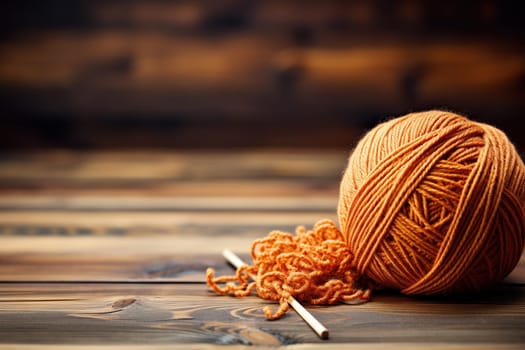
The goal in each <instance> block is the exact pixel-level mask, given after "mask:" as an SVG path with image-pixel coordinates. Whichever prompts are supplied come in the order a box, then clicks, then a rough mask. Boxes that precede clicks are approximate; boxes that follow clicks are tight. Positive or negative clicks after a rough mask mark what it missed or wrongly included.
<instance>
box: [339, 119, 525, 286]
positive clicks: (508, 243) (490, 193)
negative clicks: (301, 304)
mask: <svg viewBox="0 0 525 350" xmlns="http://www.w3.org/2000/svg"><path fill="white" fill-rule="evenodd" d="M338 217H339V223H340V226H341V231H342V232H343V235H344V237H345V239H346V242H347V244H348V247H349V249H350V251H351V252H352V254H353V255H354V257H355V260H354V265H355V268H356V269H357V272H358V274H361V275H365V276H367V277H369V278H370V279H372V280H373V281H375V282H376V283H378V284H379V285H381V286H383V287H387V288H393V289H397V290H400V291H401V292H402V293H405V294H444V293H455V292H469V291H476V290H479V289H481V288H483V287H486V286H488V285H491V284H494V283H495V282H498V281H500V280H502V279H503V278H504V277H505V276H507V275H508V274H509V273H510V272H511V271H512V270H513V268H514V267H515V266H516V264H517V263H518V261H519V259H520V257H521V254H522V251H523V247H524V242H525V224H524V221H525V166H524V164H523V161H522V160H521V158H520V156H519V154H518V152H517V151H516V149H515V148H514V146H513V145H512V143H511V142H510V141H509V140H508V138H507V137H506V135H505V134H504V133H503V132H502V131H500V130H498V129H497V128H495V127H493V126H490V125H487V124H483V123H478V122H474V121H471V120H469V119H467V118H465V117H463V116H460V115H457V114H454V113H450V112H444V111H427V112H420V113H413V114H409V115H406V116H404V117H400V118H396V119H392V120H390V121H387V122H384V123H382V124H380V125H378V126H376V127H375V128H374V129H372V130H371V131H369V132H368V133H367V134H366V135H365V136H364V137H363V138H362V139H361V141H360V142H359V143H358V145H357V146H356V148H355V149H354V151H353V152H352V154H351V156H350V158H349V161H348V167H347V169H346V171H345V172H344V175H343V178H342V181H341V186H340V197H339V205H338Z"/></svg>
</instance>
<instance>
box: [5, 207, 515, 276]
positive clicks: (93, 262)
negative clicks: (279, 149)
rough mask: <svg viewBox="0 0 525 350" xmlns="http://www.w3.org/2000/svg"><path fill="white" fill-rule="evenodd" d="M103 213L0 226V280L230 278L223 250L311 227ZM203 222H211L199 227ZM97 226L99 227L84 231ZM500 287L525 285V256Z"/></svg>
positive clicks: (283, 221)
mask: <svg viewBox="0 0 525 350" xmlns="http://www.w3.org/2000/svg"><path fill="white" fill-rule="evenodd" d="M107 214H109V215H100V214H99V213H97V214H96V215H94V214H82V213H81V214H78V213H73V214H71V213H70V214H69V215H63V214H60V213H57V214H55V215H50V217H47V218H45V219H46V220H47V223H46V224H42V223H40V224H37V225H32V224H30V223H29V224H27V223H26V224H24V225H21V224H17V225H13V226H9V225H8V224H6V223H5V222H4V224H3V225H4V226H0V233H1V234H0V281H72V282H73V281H120V282H125V281H130V280H134V281H138V280H145V281H153V280H156V281H158V282H173V281H186V282H187V281H192V282H203V281H204V280H205V278H204V272H205V269H206V268H207V267H209V266H212V267H215V268H216V269H217V270H218V271H219V273H223V274H229V272H228V267H227V265H226V264H225V262H224V260H223V259H222V258H221V255H220V254H221V251H222V250H223V249H226V248H228V249H232V250H234V251H236V252H238V253H240V254H243V256H246V255H247V254H248V253H249V248H250V246H251V243H252V242H253V240H255V239H257V238H260V237H263V236H265V235H266V234H267V233H268V232H269V231H271V230H274V229H279V230H285V231H288V232H293V230H294V229H295V227H296V226H297V225H300V224H304V223H306V226H307V227H311V225H312V224H313V222H312V223H310V222H308V220H311V218H310V217H306V216H304V217H302V219H304V221H303V222H302V223H301V222H298V221H299V220H301V217H298V216H295V218H293V217H292V218H290V217H287V215H281V216H278V215H277V216H276V215H265V216H261V215H260V216H259V218H264V217H266V218H267V221H268V222H272V223H271V224H261V223H260V221H255V222H251V221H250V220H252V219H253V218H249V219H248V220H246V218H245V220H244V221H242V220H240V221H241V222H239V223H237V225H233V224H229V223H228V222H230V221H231V220H232V218H233V216H231V215H230V216H228V215H224V216H223V214H214V215H213V214H207V215H204V214H203V215H200V216H199V215H194V216H193V218H192V216H191V215H190V216H187V217H184V216H182V217H181V216H180V215H175V214H164V215H159V214H156V215H147V216H145V217H141V216H140V215H134V213H129V214H128V220H129V222H127V220H126V219H125V217H123V216H120V217H114V216H113V215H110V214H112V213H107ZM62 216H63V218H62ZM134 216H135V217H134ZM171 216H174V217H171ZM177 216H178V217H179V220H180V219H181V218H182V221H181V222H180V223H176V222H177ZM205 216H210V217H208V218H207V219H208V220H207V221H203V222H200V220H201V219H202V218H204V217H205ZM250 216H251V215H250ZM18 217H19V218H24V217H25V216H24V215H21V216H18ZM131 217H134V218H133V219H131ZM15 218H16V216H15ZM61 218H62V219H61ZM1 219H2V218H1V216H0V221H1ZM11 219H13V218H11ZM145 219H147V220H145ZM192 219H193V220H195V221H191V220H192ZM40 220H42V218H40ZM53 220H63V222H62V223H56V221H55V222H54V221H53ZM77 220H78V221H80V222H77ZM97 220H98V221H99V224H98V225H93V224H91V225H89V224H88V222H90V221H97ZM133 220H135V221H133ZM184 220H188V221H187V222H184ZM294 220H296V221H294ZM4 221H8V220H6V219H4ZM263 221H264V220H263ZM14 222H17V221H16V220H15V221H14ZM41 222H42V221H41ZM68 222H71V223H70V224H68ZM82 222H85V224H82ZM122 222H124V223H125V224H122ZM152 222H157V225H152ZM159 222H160V224H159ZM74 223H75V224H74ZM115 224H116V225H115ZM75 225H79V226H75ZM248 261H250V260H249V259H248ZM505 281H506V283H509V284H515V285H525V254H524V255H523V256H522V259H521V261H520V263H519V264H518V266H517V267H516V268H515V269H514V271H513V272H512V273H511V274H510V275H509V276H508V277H507V279H506V280H505Z"/></svg>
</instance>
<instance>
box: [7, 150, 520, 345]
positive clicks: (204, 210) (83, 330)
mask: <svg viewBox="0 0 525 350" xmlns="http://www.w3.org/2000/svg"><path fill="white" fill-rule="evenodd" d="M346 157H347V154H346V152H339V151H331V152H328V151H311V152H310V151H271V150H270V151H267V150H266V151H262V150H261V151H257V150H251V151H235V152H233V151H231V152H190V151H186V152H171V153H170V152H156V153H151V152H83V153H79V152H67V151H55V152H49V151H48V152H41V153H17V154H14V153H10V154H3V155H2V156H1V157H0V194H1V195H0V343H1V344H0V348H2V349H3V348H15V349H17V348H29V349H33V348H35V349H47V348H49V349H55V348H57V346H56V344H61V345H62V347H67V348H79V349H80V348H81V349H91V348H94V349H104V348H110V349H117V348H126V349H128V348H140V349H142V348H148V349H149V348H154V349H164V348H170V349H196V348H205V349H216V348H220V349H224V348H234V349H242V348H245V347H248V346H250V345H261V346H264V347H277V346H281V347H283V348H290V349H317V348H327V349H343V348H345V349H346V348H349V349H353V348H370V349H391V348H392V349H413V348H425V349H436V348H448V349H478V348H485V349H494V348H502V349H510V348H516V349H518V348H524V347H525V260H524V259H522V261H521V263H520V265H518V267H517V268H516V269H515V271H514V272H513V273H512V274H511V276H509V278H508V279H507V280H505V281H504V282H503V283H501V284H500V285H498V286H497V287H496V288H495V289H494V290H491V291H488V292H486V293H483V294H480V295H471V296H467V297H463V298H447V299H437V298H410V297H406V296H402V295H398V294H396V293H392V292H389V293H388V292H382V293H379V292H378V293H375V294H374V295H373V299H372V301H371V302H369V303H367V304H363V305H354V306H353V305H337V306H331V307H311V306H309V307H308V309H309V310H310V311H311V313H312V314H313V315H315V317H317V318H318V319H319V320H320V321H321V322H323V323H324V324H325V325H326V326H327V327H328V328H329V330H330V339H329V340H321V339H319V338H318V337H317V336H316V335H315V334H314V333H313V332H312V331H311V330H310V329H309V328H308V326H306V324H304V322H303V321H302V320H301V319H300V318H299V317H298V315H297V314H296V313H295V312H293V311H290V312H289V313H288V314H286V316H285V317H284V318H282V319H281V320H278V321H273V322H270V321H267V320H266V319H265V317H264V315H263V314H262V311H261V309H262V307H263V306H264V305H267V304H268V303H269V302H267V301H264V300H261V299H259V298H258V297H256V296H251V297H246V298H232V297H225V296H218V295H216V294H214V293H213V292H210V291H209V289H208V287H207V286H206V284H205V283H204V271H205V269H206V267H208V266H213V267H215V268H216V269H217V270H218V273H228V274H230V273H232V272H233V270H232V268H231V267H230V266H229V265H228V264H227V263H226V262H225V261H224V259H223V258H222V256H221V254H220V253H221V250H222V249H224V248H229V249H232V250H233V251H235V252H237V253H239V254H240V255H241V256H243V257H247V255H246V253H247V252H248V249H249V246H250V243H251V242H252V241H253V240H254V239H255V238H258V237H261V236H264V235H266V234H267V233H268V231H270V230H272V229H282V230H293V229H294V228H295V226H296V225H300V224H303V225H307V226H311V225H312V224H313V223H314V222H315V221H317V220H318V219H321V218H331V219H336V217H335V208H336V205H337V192H338V183H339V178H340V176H341V172H342V169H343V168H344V166H345V162H346ZM321 344H322V347H320V346H321ZM58 348H59V349H60V348H61V347H58Z"/></svg>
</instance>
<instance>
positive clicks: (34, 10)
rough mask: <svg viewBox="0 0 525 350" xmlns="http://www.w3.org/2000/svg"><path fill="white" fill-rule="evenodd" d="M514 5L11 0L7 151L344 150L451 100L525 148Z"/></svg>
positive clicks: (7, 7) (7, 13)
mask: <svg viewBox="0 0 525 350" xmlns="http://www.w3.org/2000/svg"><path fill="white" fill-rule="evenodd" d="M523 23H524V21H523V20H522V17H521V14H520V12H519V7H518V2H517V1H516V2H513V1H493V0H486V1H460V2H457V1H430V0H425V1H415V0H403V1H398V2H393V1H388V0H375V1H305V0H265V1H262V0H261V1H257V0H245V1H240V0H237V1H235V0H229V1H215V0H201V1H161V0H151V1H145V0H144V1H139V0H129V1H118V0H111V1H99V0H94V1H88V0H69V1H67V0H50V1H24V0H21V1H3V2H2V4H1V5H0V31H1V35H0V118H1V121H0V128H1V134H0V147H3V148H33V147H73V148H119V147H250V146H252V147H259V146H261V147H266V146H272V147H341V148H348V147H350V146H351V145H352V144H353V143H354V142H355V140H356V138H357V137H358V136H359V135H360V134H361V133H362V132H363V130H365V129H366V128H369V127H371V126H372V125H374V124H375V123H377V122H378V121H380V120H381V119H384V118H387V117H389V116H395V115H400V114H404V113H406V112H409V111H415V110H421V109H428V108H446V109H450V110H454V111H458V112H460V113H464V114H467V115H469V116H471V117H472V118H475V119H478V120H481V121H487V122H490V123H492V124H496V125H497V126H499V127H501V128H502V129H504V130H505V131H506V132H508V133H509V135H510V136H511V138H512V140H513V141H514V142H515V143H516V144H518V145H520V147H523V146H524V143H525V142H524V140H521V139H520V135H523V130H524V129H523V127H522V126H521V124H522V122H521V115H522V112H523V110H524V106H525V47H524V45H523V43H524V40H523V39H524V34H525V26H524V24H523Z"/></svg>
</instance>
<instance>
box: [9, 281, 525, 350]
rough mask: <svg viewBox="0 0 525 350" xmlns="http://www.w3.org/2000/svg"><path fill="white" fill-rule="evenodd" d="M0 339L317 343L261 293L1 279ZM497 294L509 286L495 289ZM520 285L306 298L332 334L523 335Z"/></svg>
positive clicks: (422, 338)
mask: <svg viewBox="0 0 525 350" xmlns="http://www.w3.org/2000/svg"><path fill="white" fill-rule="evenodd" d="M0 290H1V292H0V324H1V325H2V327H0V342H1V343H3V344H5V343H8V344H9V343H38V344H51V343H53V344H54V343H61V344H93V343H97V344H100V343H103V344H171V343H177V344H185V343H211V344H226V345H227V344H245V345H266V346H277V345H286V344H295V343H321V342H323V341H322V340H320V339H319V338H317V337H316V336H315V335H314V334H313V332H311V330H310V329H309V328H308V327H307V326H306V325H305V324H304V323H303V321H302V320H301V319H300V318H299V317H298V316H297V315H296V314H295V313H293V312H289V313H288V314H287V315H286V316H285V317H284V318H283V319H281V320H279V321H275V322H269V321H267V320H266V319H265V317H264V315H263V313H262V311H261V308H262V306H264V305H268V302H266V301H263V300H260V299H259V298H257V297H255V296H253V297H246V298H231V297H224V296H217V295H215V294H214V293H212V292H210V291H209V290H208V289H207V287H206V286H204V285H202V284H173V285H137V284H126V285H114V284H74V285H71V284H64V285H60V284H58V285H57V284H53V285H46V284H18V283H17V284H1V289H0ZM501 295H507V297H506V298H501ZM524 296H525V293H523V290H522V288H518V289H516V288H512V289H501V290H496V291H494V292H493V293H489V294H485V295H480V296H475V297H472V298H468V299H464V300H447V299H445V300H443V299H440V300H432V299H415V298H407V297H403V296H399V295H396V294H389V293H381V294H376V295H375V296H374V299H373V301H371V302H369V303H367V304H364V305H337V306H331V307H309V309H310V311H311V312H312V313H313V314H314V315H315V316H316V317H317V318H319V319H320V320H321V321H322V322H323V323H324V324H325V325H326V326H327V327H328V328H329V329H330V331H331V333H330V334H331V339H330V340H329V342H330V343H332V344H336V343H375V344H378V343H383V344H385V343H396V342H404V343H409V344H410V343H430V344H432V343H434V344H435V343H438V344H442V343H449V344H459V345H461V344H467V345H468V344H470V345H474V344H480V343H495V344H508V345H518V344H521V345H522V344H523V343H524V342H525V338H524V337H525V336H524V334H523V324H524V322H525V314H524V311H523V310H524V306H525V298H524Z"/></svg>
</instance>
